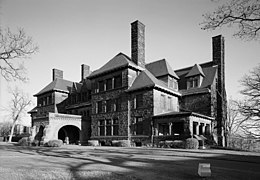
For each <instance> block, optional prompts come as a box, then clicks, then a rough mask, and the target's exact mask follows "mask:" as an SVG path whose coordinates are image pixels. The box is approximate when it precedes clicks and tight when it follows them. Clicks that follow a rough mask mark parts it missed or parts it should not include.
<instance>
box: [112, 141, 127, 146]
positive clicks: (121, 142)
mask: <svg viewBox="0 0 260 180" xmlns="http://www.w3.org/2000/svg"><path fill="white" fill-rule="evenodd" d="M112 146H116V147H129V146H130V142H129V140H118V141H115V140H114V141H112Z"/></svg>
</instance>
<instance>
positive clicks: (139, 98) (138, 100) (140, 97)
mask: <svg viewBox="0 0 260 180" xmlns="http://www.w3.org/2000/svg"><path fill="white" fill-rule="evenodd" d="M140 107H143V94H138V95H136V108H140Z"/></svg>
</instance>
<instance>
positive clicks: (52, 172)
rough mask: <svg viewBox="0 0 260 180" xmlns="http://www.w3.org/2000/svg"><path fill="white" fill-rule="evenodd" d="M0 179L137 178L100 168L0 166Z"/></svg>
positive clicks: (69, 179) (134, 179) (131, 179)
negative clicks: (83, 169) (86, 169)
mask: <svg viewBox="0 0 260 180" xmlns="http://www.w3.org/2000/svg"><path fill="white" fill-rule="evenodd" d="M0 179H6V180H24V179H26V180H34V179H37V180H41V179H42V180H43V179H44V180H49V179H50V180H51V179H55V180H71V179H89V180H92V179H93V180H96V179H102V180H111V179H113V180H121V179H125V180H137V179H138V178H136V177H134V176H130V175H127V176H126V175H123V174H117V173H114V172H108V171H102V170H88V171H77V172H73V171H69V170H67V171H64V170H61V169H45V170H44V169H34V168H30V169H24V168H23V169H16V170H14V169H12V168H1V167H0Z"/></svg>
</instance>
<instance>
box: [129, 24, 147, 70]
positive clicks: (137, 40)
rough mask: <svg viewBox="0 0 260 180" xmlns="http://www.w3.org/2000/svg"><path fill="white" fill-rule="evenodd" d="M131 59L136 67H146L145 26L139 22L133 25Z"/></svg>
mask: <svg viewBox="0 0 260 180" xmlns="http://www.w3.org/2000/svg"><path fill="white" fill-rule="evenodd" d="M131 58H132V61H133V62H134V63H135V64H136V65H138V66H140V67H143V68H144V67H145V25H144V24H142V23H141V22H140V21H138V20H137V21H135V22H133V23H131Z"/></svg>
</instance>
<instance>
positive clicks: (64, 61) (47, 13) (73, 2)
mask: <svg viewBox="0 0 260 180" xmlns="http://www.w3.org/2000/svg"><path fill="white" fill-rule="evenodd" d="M220 2H221V1H220ZM220 2H212V1H211V0H178V1H177V0H176V1H175V0H174V1H173V0H160V1H159V0H95V1H94V0H92V1H90V0H55V1H53V0H44V1H40V0H23V1H21V0H0V23H1V27H2V28H3V27H10V28H11V30H13V31H14V32H15V31H16V30H17V28H19V27H22V28H23V29H24V30H25V32H26V33H27V35H29V36H31V37H32V38H33V40H34V42H35V43H37V44H38V46H39V48H40V51H39V52H38V53H37V54H35V55H33V56H32V57H31V59H26V60H25V61H24V62H25V66H26V67H27V70H28V77H29V79H30V81H29V83H27V84H21V83H19V82H12V83H7V82H6V81H5V80H4V79H2V78H0V86H1V87H0V106H1V107H5V106H7V102H8V101H9V100H10V97H9V95H8V93H7V90H8V88H9V87H10V86H14V84H18V85H19V87H21V88H23V90H24V91H25V92H27V93H28V94H29V95H30V96H31V97H32V99H33V101H34V103H35V104H36V98H35V97H33V94H36V93H37V92H39V91H40V90H41V89H42V88H44V87H45V86H46V85H47V84H48V83H50V82H51V80H52V69H53V68H57V69H60V70H63V71H64V72H63V76H64V79H67V80H71V81H80V73H81V72H80V67H81V64H87V65H90V67H91V70H96V69H97V68H100V67H101V66H102V65H104V64H105V63H106V62H107V61H109V60H110V59H111V58H113V57H114V56H115V55H116V54H118V53H119V52H123V53H125V54H126V55H128V56H131V54H130V52H131V49H130V45H131V42H130V35H131V34H130V23H132V22H133V21H135V20H140V21H141V22H142V23H143V24H145V26H146V32H145V48H146V49H145V56H146V63H149V62H152V61H155V60H159V59H162V58H165V59H166V60H167V61H168V62H169V63H170V65H171V66H172V68H173V69H179V68H183V67H187V66H193V65H194V64H196V63H203V62H207V61H211V60H212V46H211V44H212V39H211V38H212V37H213V36H216V35H219V34H222V35H223V36H224V37H225V62H226V90H227V95H228V96H229V97H230V96H232V97H233V98H239V93H238V91H239V90H240V89H241V87H240V84H239V82H238V81H239V79H241V77H242V76H243V75H244V74H245V73H247V72H248V71H249V70H250V69H252V68H253V67H255V66H257V64H258V63H259V62H260V60H259V57H260V50H259V49H260V43H259V42H256V41H251V42H244V41H241V40H239V39H236V38H233V37H232V29H220V30H217V31H212V32H208V31H203V30H201V28H200V25H199V24H200V23H201V22H202V21H203V17H202V14H204V13H206V12H210V11H212V10H214V9H215V8H216V7H217V6H218V5H219V3H220ZM31 108H33V107H31ZM0 113H1V115H0V121H1V120H3V119H5V116H4V115H3V112H0ZM27 119H28V117H27ZM28 122H29V121H28Z"/></svg>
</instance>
